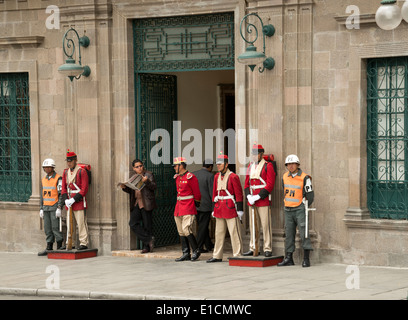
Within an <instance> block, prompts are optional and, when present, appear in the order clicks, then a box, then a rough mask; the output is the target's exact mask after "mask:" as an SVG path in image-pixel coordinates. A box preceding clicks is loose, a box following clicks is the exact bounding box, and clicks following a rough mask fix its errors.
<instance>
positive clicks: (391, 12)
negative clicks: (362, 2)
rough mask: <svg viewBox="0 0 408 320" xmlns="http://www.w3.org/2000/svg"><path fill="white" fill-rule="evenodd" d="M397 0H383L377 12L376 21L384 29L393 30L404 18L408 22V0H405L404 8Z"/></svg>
mask: <svg viewBox="0 0 408 320" xmlns="http://www.w3.org/2000/svg"><path fill="white" fill-rule="evenodd" d="M396 2H397V1H396V0H383V1H381V6H380V7H379V8H378V9H377V12H376V13H375V22H376V23H377V25H378V26H379V27H380V28H381V29H384V30H393V29H395V28H396V27H398V26H399V25H400V23H401V21H402V19H404V20H405V21H407V22H408V1H405V2H404V4H403V6H402V9H400V7H399V6H398V5H397V4H396Z"/></svg>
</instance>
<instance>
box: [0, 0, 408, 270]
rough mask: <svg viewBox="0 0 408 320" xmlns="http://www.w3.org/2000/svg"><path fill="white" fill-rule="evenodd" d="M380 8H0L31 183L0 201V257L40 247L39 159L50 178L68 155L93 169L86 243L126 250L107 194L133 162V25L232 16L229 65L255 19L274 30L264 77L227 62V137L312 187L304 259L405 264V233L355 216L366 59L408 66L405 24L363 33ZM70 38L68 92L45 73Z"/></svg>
mask: <svg viewBox="0 0 408 320" xmlns="http://www.w3.org/2000/svg"><path fill="white" fill-rule="evenodd" d="M400 2H401V1H398V3H400ZM401 4H402V2H401ZM50 5H55V6H57V7H58V9H59V10H60V28H59V29H47V27H46V21H47V18H49V16H50V15H51V13H50V12H48V13H47V12H46V8H47V7H48V6H50ZM350 5H353V6H356V7H357V8H358V9H359V12H357V15H356V17H358V19H359V27H358V28H356V29H348V28H347V25H346V23H347V21H349V20H348V18H349V17H350V13H347V12H349V11H347V10H348V7H349V6H350ZM379 5H380V1H379V0H354V1H346V0H343V1H329V0H265V1H263V0H247V1H244V0H203V1H188V0H165V1H155V0H153V1H144V0H139V1H137V2H136V1H124V0H106V1H90V0H88V1H79V0H78V1H77V0H72V1H62V0H55V1H51V0H26V1H23V0H19V1H8V0H5V1H0V12H1V14H2V17H3V18H2V22H1V23H0V25H1V27H0V57H1V59H0V72H1V73H7V72H28V73H29V87H30V88H29V90H30V110H31V111H30V112H31V114H30V116H31V151H32V152H31V157H32V158H31V160H32V179H33V180H32V181H33V182H32V197H31V198H30V200H29V201H28V203H10V202H1V203H0V221H2V223H1V224H0V250H2V251H36V250H40V249H41V248H42V247H43V245H44V243H43V242H44V235H43V230H41V221H40V220H39V219H40V218H39V217H38V210H39V208H38V201H39V192H40V190H39V181H40V178H41V177H42V175H43V172H42V170H41V161H42V159H44V158H48V157H52V158H54V159H55V160H56V163H57V172H59V173H62V169H63V168H64V167H65V162H64V158H65V157H64V155H65V151H66V149H67V148H69V149H72V150H75V151H76V152H77V153H78V155H79V161H82V162H87V163H91V164H92V171H93V182H92V186H91V188H90V194H89V203H91V206H90V208H89V209H88V213H87V214H88V223H89V229H90V235H91V243H92V245H93V246H94V247H98V248H99V249H100V252H102V253H103V254H110V252H111V251H112V250H116V249H128V248H130V247H131V241H132V240H131V238H132V237H131V235H130V230H129V227H128V211H129V208H128V201H127V197H126V195H125V194H123V193H122V192H121V191H118V190H117V189H116V188H115V185H116V183H117V182H118V181H121V180H123V179H124V178H125V173H127V172H128V171H129V163H130V162H131V161H132V160H133V159H134V157H135V134H134V132H135V128H134V123H135V112H134V105H135V101H134V90H135V89H134V79H133V78H134V73H133V70H134V66H133V40H132V24H131V21H132V20H133V19H139V18H149V17H160V16H176V15H192V14H204V13H216V12H234V15H235V57H238V56H239V54H240V53H242V52H243V51H244V50H245V47H246V44H245V42H244V41H243V40H242V39H241V37H240V34H239V23H240V21H241V19H242V18H243V16H244V15H245V14H247V13H250V12H258V14H259V16H260V17H261V18H262V20H263V21H264V23H266V22H267V23H271V24H273V25H274V26H275V28H276V33H275V35H274V36H273V37H271V38H266V55H267V56H271V57H273V58H274V59H275V62H276V65H275V68H274V69H273V70H271V71H268V70H265V71H264V72H263V73H259V72H257V70H256V69H255V71H254V72H250V71H249V68H247V67H245V66H243V65H240V64H239V63H238V62H236V64H235V96H236V100H235V105H236V107H235V108H236V111H235V114H236V121H235V122H236V129H246V130H249V129H258V130H259V137H258V140H259V141H258V142H259V143H262V144H263V146H264V147H265V149H266V150H267V151H268V152H271V153H274V155H275V158H276V159H277V161H278V173H279V176H281V175H282V174H283V173H284V172H285V167H284V159H285V156H286V155H287V154H291V153H296V154H297V155H298V156H299V158H300V160H301V167H302V169H303V170H304V171H305V172H307V173H309V174H311V175H312V177H313V185H314V188H315V194H316V196H315V204H314V205H315V207H316V208H317V211H316V212H314V213H312V218H311V222H310V223H311V237H312V241H313V244H314V247H315V251H314V253H313V256H312V259H313V258H314V259H315V260H319V261H321V262H339V263H347V264H367V265H384V266H397V267H400V266H401V267H402V266H405V267H406V266H408V249H407V248H408V246H407V245H406V244H407V243H408V222H407V221H406V220H404V221H393V220H377V219H371V218H370V214H369V212H368V209H367V192H366V180H367V172H366V171H367V169H366V168H367V151H366V142H365V139H366V130H367V113H366V107H367V103H366V98H365V97H366V90H367V89H366V88H367V83H366V69H365V66H366V59H368V58H375V57H391V56H404V55H408V44H407V43H408V42H407V40H408V27H407V25H406V23H402V24H401V25H400V26H399V27H398V28H397V29H395V30H394V31H383V30H381V29H379V28H378V27H377V26H376V24H375V21H374V14H375V12H376V10H377V8H378V6H379ZM71 26H72V27H75V28H76V30H77V31H78V33H79V34H80V35H82V34H83V33H84V32H86V35H87V36H88V37H89V38H90V41H91V44H90V46H89V47H88V48H86V49H84V50H83V52H82V59H83V63H84V64H87V65H89V66H90V68H91V70H92V71H91V75H90V76H89V77H88V78H81V79H80V80H79V81H76V80H74V81H73V82H70V81H69V80H68V79H66V78H64V77H63V76H61V75H60V74H59V73H58V71H57V70H58V67H59V66H60V65H61V64H63V63H64V56H63V51H62V47H61V43H62V41H61V40H62V36H63V34H64V32H65V30H67V29H68V28H69V27H71ZM257 47H258V48H260V47H261V45H260V44H257ZM243 166H244V164H240V167H243ZM272 199H273V205H272V217H273V231H274V252H276V253H283V250H284V249H283V248H284V245H283V221H284V218H283V208H282V204H283V203H282V183H281V180H280V178H279V179H277V183H276V186H275V189H274V191H273V195H272ZM247 211H248V210H247ZM298 248H299V246H298ZM300 251H301V250H297V254H298V258H299V256H301V253H300Z"/></svg>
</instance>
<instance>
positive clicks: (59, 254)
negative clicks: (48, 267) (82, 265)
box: [47, 249, 98, 260]
mask: <svg viewBox="0 0 408 320" xmlns="http://www.w3.org/2000/svg"><path fill="white" fill-rule="evenodd" d="M97 255H98V249H86V250H53V251H50V252H48V254H47V256H48V259H67V260H77V259H84V258H93V257H96V256H97Z"/></svg>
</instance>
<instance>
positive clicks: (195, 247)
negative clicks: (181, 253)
mask: <svg viewBox="0 0 408 320" xmlns="http://www.w3.org/2000/svg"><path fill="white" fill-rule="evenodd" d="M187 238H188V242H190V245H191V249H192V250H193V254H192V256H191V261H195V260H197V259H198V258H199V257H200V255H201V252H200V249H199V248H198V245H197V241H196V238H195V237H194V235H193V234H190V235H189V236H188V237H187Z"/></svg>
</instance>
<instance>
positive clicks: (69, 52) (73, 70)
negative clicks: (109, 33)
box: [58, 28, 91, 81]
mask: <svg viewBox="0 0 408 320" xmlns="http://www.w3.org/2000/svg"><path fill="white" fill-rule="evenodd" d="M70 34H73V36H74V39H73V38H71V37H70ZM75 36H76V38H77V40H78V63H76V61H75V59H74V58H73V56H74V54H75V41H74V40H75ZM89 42H90V41H89V38H88V37H87V36H85V35H84V36H83V37H81V38H80V37H79V35H78V32H77V31H76V30H75V29H74V28H70V29H68V30H67V31H66V32H65V34H64V37H63V38H62V48H63V50H64V54H65V56H66V57H67V59H66V60H65V64H63V65H62V66H60V67H59V68H58V72H60V73H62V74H63V75H65V76H67V77H68V78H69V79H70V80H71V81H73V80H74V78H75V79H79V78H81V75H82V76H85V77H88V76H89V75H90V74H91V69H90V68H89V67H88V66H83V65H82V61H81V47H84V48H87V47H88V46H89Z"/></svg>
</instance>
